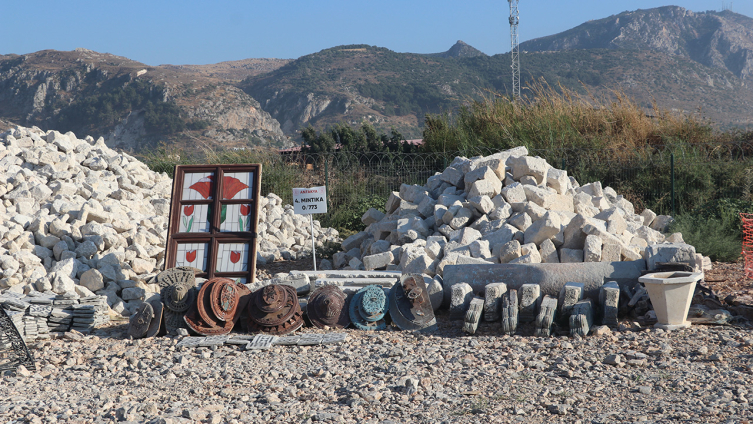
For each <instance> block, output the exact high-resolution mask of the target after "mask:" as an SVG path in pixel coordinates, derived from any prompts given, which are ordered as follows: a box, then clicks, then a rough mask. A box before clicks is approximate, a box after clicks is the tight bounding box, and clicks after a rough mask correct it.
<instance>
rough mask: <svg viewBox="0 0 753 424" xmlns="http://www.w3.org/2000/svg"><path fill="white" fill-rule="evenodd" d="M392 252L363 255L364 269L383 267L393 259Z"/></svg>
mask: <svg viewBox="0 0 753 424" xmlns="http://www.w3.org/2000/svg"><path fill="white" fill-rule="evenodd" d="M394 259H395V258H394V257H393V256H392V252H383V253H377V254H375V255H368V256H364V257H363V267H364V269H365V270H366V271H371V270H374V269H383V268H386V267H387V265H389V264H391V263H392V262H393V261H394Z"/></svg>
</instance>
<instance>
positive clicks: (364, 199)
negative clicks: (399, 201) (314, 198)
mask: <svg viewBox="0 0 753 424" xmlns="http://www.w3.org/2000/svg"><path fill="white" fill-rule="evenodd" d="M386 202H387V198H386V197H384V196H379V195H375V194H371V195H364V196H360V197H359V196H351V197H349V198H348V201H347V202H346V203H343V204H341V205H338V206H337V208H335V209H334V210H331V211H330V213H329V214H327V215H326V218H323V219H321V220H320V222H321V223H322V226H324V227H333V228H335V229H337V230H338V231H339V232H340V233H341V234H340V235H341V236H342V237H343V238H345V237H347V236H348V235H350V234H353V233H357V232H359V231H363V229H364V228H365V226H364V225H363V222H361V217H362V216H363V214H364V213H366V211H367V210H369V209H370V208H375V209H378V210H380V211H382V212H384V204H385V203H386Z"/></svg>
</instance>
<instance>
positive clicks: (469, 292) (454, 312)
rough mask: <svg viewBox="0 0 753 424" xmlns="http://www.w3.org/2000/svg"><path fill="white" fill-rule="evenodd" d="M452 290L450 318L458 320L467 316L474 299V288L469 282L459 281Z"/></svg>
mask: <svg viewBox="0 0 753 424" xmlns="http://www.w3.org/2000/svg"><path fill="white" fill-rule="evenodd" d="M450 290H451V293H450V296H451V297H450V320H453V321H457V320H460V319H463V318H464V317H465V312H466V311H467V310H468V307H469V306H470V304H471V300H472V299H473V289H471V286H470V285H469V284H468V283H457V284H455V285H453V286H452V287H451V288H450Z"/></svg>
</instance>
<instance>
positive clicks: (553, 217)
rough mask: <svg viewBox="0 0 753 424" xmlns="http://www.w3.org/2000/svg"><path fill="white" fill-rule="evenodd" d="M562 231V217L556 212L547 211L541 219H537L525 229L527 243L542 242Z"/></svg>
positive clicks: (537, 243)
mask: <svg viewBox="0 0 753 424" xmlns="http://www.w3.org/2000/svg"><path fill="white" fill-rule="evenodd" d="M559 232H560V217H559V215H558V214H556V213H552V212H547V213H546V214H545V215H544V216H543V217H542V218H541V219H539V220H538V221H535V222H534V223H533V224H531V226H530V227H528V228H527V229H526V230H525V233H524V240H525V243H526V244H528V243H534V244H536V245H539V244H541V243H542V242H543V241H544V240H548V239H550V238H552V237H554V236H555V235H557V233H559Z"/></svg>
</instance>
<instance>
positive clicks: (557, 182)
mask: <svg viewBox="0 0 753 424" xmlns="http://www.w3.org/2000/svg"><path fill="white" fill-rule="evenodd" d="M546 185H547V186H549V187H551V188H553V189H555V190H557V193H559V194H565V193H567V189H568V188H569V187H570V179H569V178H567V171H563V170H561V169H557V168H549V171H547V174H546Z"/></svg>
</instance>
